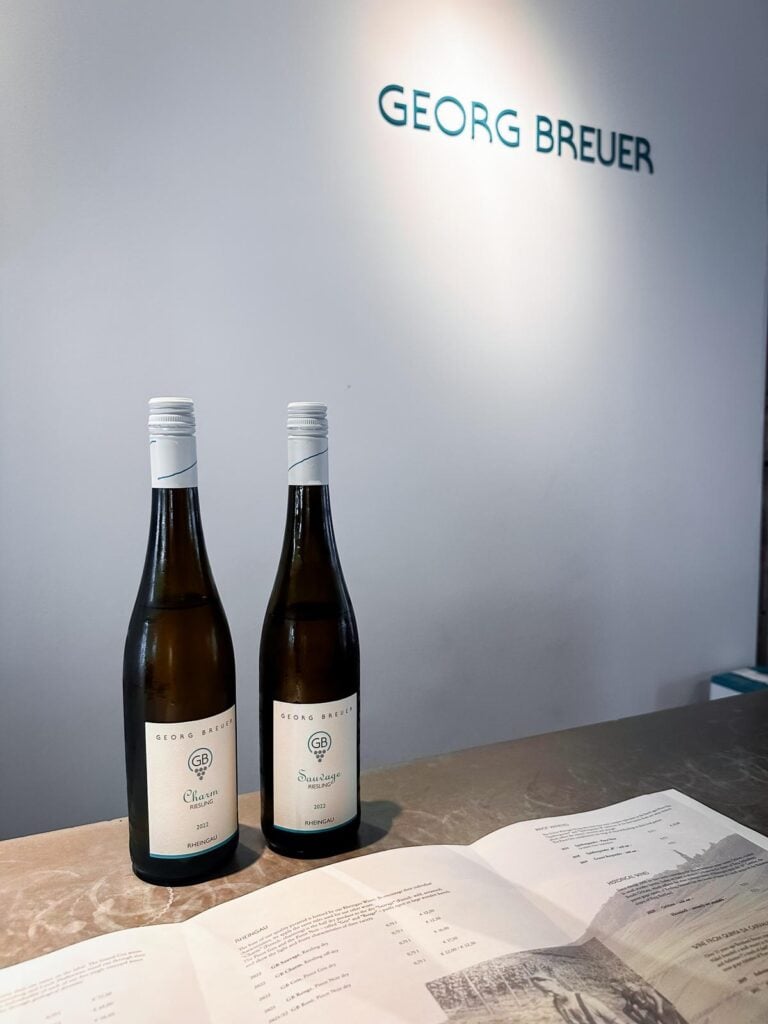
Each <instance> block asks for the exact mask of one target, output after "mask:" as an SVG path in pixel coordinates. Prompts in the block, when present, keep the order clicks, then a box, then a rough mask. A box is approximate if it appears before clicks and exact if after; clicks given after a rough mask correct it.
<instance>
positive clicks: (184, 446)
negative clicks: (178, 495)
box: [149, 434, 197, 487]
mask: <svg viewBox="0 0 768 1024" xmlns="http://www.w3.org/2000/svg"><path fill="white" fill-rule="evenodd" d="M149 462H150V467H151V470H152V486H153V487H197V439H196V438H195V437H192V436H188V435H183V434H179V435H176V436H171V437H166V436H165V435H162V434H160V435H158V436H157V437H150V439H149Z"/></svg>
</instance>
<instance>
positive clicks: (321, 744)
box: [307, 732, 331, 764]
mask: <svg viewBox="0 0 768 1024" xmlns="http://www.w3.org/2000/svg"><path fill="white" fill-rule="evenodd" d="M307 746H308V747H309V752H310V753H311V754H314V755H315V757H316V758H317V763H318V764H320V762H321V761H322V760H323V758H324V757H325V755H326V754H327V753H328V751H329V750H330V749H331V737H330V734H329V733H327V732H313V733H312V735H311V736H310V737H309V739H308V740H307Z"/></svg>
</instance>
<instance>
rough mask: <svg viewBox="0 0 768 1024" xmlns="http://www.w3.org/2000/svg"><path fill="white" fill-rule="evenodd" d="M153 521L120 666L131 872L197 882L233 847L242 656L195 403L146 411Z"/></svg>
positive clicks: (164, 403) (172, 401)
mask: <svg viewBox="0 0 768 1024" xmlns="http://www.w3.org/2000/svg"><path fill="white" fill-rule="evenodd" d="M149 408H150V412H149V435H150V441H149V451H150V462H151V468H152V518H151V524H150V528H149V544H148V546H147V556H146V560H145V563H144V573H143V576H142V578H141V583H140V585H139V592H138V596H137V598H136V604H135V606H134V609H133V614H132V616H131V620H130V624H129V626H128V635H127V638H126V641H125V655H124V659H123V706H124V723H125V762H126V774H127V780H128V821H129V846H130V854H131V861H132V863H133V870H134V872H135V873H136V874H137V875H138V876H139V878H142V879H144V881H147V882H153V883H155V884H158V885H169V884H175V883H181V882H190V881H197V880H199V879H201V878H203V877H205V876H207V875H209V874H210V873H212V872H213V871H215V870H216V869H217V868H219V867H221V866H222V865H223V864H224V863H225V862H226V861H227V860H228V858H229V857H230V856H231V855H232V853H233V852H234V850H235V848H236V847H237V843H238V823H237V747H236V724H235V659H234V654H233V651H232V640H231V637H230V633H229V626H228V625H227V620H226V617H225V615H224V609H223V608H222V606H221V601H220V600H219V595H218V592H217V590H216V585H215V584H214V582H213V576H212V575H211V568H210V565H209V564H208V556H207V554H206V550H205V541H204V540H203V530H202V526H201V522H200V505H199V501H198V494H197V449H196V440H195V415H194V406H193V403H192V402H191V401H190V400H189V399H188V398H153V399H151V401H150V403H149Z"/></svg>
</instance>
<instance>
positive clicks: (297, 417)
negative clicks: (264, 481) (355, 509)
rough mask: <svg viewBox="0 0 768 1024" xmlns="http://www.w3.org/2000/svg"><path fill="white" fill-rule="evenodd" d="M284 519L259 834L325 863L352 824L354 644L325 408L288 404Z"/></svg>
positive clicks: (263, 705)
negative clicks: (335, 523) (332, 495)
mask: <svg viewBox="0 0 768 1024" xmlns="http://www.w3.org/2000/svg"><path fill="white" fill-rule="evenodd" d="M288 466H289V468H288V515H287V519H286V525H285V536H284V540H283V550H282V555H281V557H280V563H279V566H278V570H277V577H276V579H275V584H274V587H273V589H272V595H271V597H270V599H269V605H268V607H267V612H266V617H265V619H264V626H263V630H262V635H261V650H260V658H259V676H260V719H261V800H262V829H263V832H264V836H265V838H266V840H267V843H268V844H269V845H270V847H272V849H273V850H276V851H277V852H278V853H282V854H286V855H288V856H294V857H323V856H329V855H331V854H333V853H337V852H339V851H340V850H343V849H346V848H349V847H352V846H353V845H354V844H355V841H356V836H357V830H358V827H359V825H360V772H359V765H360V723H359V714H360V708H359V694H360V648H359V644H358V636H357V625H356V623H355V615H354V612H353V610H352V603H351V601H350V599H349V593H348V592H347V586H346V583H345V582H344V576H343V574H342V571H341V564H340V562H339V555H338V552H337V550H336V540H335V537H334V532H333V523H332V521H331V505H330V499H329V495H328V421H327V418H326V407H325V406H324V405H321V404H319V403H313V402H292V403H291V404H290V405H289V406H288Z"/></svg>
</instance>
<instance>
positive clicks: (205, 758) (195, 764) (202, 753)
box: [187, 747, 213, 782]
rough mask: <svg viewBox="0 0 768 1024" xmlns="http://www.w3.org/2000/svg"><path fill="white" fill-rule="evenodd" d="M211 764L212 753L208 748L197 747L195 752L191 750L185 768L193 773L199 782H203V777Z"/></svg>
mask: <svg viewBox="0 0 768 1024" xmlns="http://www.w3.org/2000/svg"><path fill="white" fill-rule="evenodd" d="M212 764H213V751H211V750H209V749H208V747H198V748H197V750H193V751H192V753H191V754H190V755H189V759H188V761H187V767H188V768H189V770H190V771H191V772H194V773H195V775H196V776H197V778H198V781H199V782H202V781H203V776H204V775H205V773H206V772H207V771H208V769H209V768H210V767H211V765H212Z"/></svg>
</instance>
